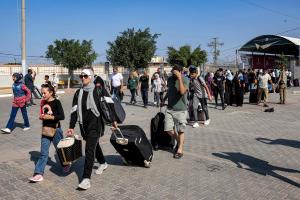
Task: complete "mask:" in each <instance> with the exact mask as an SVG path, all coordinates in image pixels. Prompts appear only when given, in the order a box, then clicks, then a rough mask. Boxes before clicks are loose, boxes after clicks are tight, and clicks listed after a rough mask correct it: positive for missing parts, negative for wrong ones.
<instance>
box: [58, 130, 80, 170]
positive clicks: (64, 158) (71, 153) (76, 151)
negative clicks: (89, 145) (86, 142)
mask: <svg viewBox="0 0 300 200" xmlns="http://www.w3.org/2000/svg"><path fill="white" fill-rule="evenodd" d="M56 152H57V155H58V158H59V160H60V162H61V164H62V165H69V164H71V163H72V162H74V161H76V160H77V159H78V158H80V157H81V156H82V137H80V136H79V135H74V136H72V137H66V138H64V139H61V140H60V141H59V143H58V144H57V149H56Z"/></svg>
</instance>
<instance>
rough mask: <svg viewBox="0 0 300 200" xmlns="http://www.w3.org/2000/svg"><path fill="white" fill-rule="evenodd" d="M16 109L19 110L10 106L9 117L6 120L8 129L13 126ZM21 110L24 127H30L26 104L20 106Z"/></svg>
mask: <svg viewBox="0 0 300 200" xmlns="http://www.w3.org/2000/svg"><path fill="white" fill-rule="evenodd" d="M18 110H19V107H12V108H11V112H10V117H9V120H8V122H7V125H6V128H9V129H12V128H13V126H14V122H15V119H16V115H17V113H18ZM21 112H22V116H23V119H24V127H30V125H29V120H28V115H27V110H26V106H23V107H22V108H21Z"/></svg>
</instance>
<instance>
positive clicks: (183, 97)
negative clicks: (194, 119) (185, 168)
mask: <svg viewBox="0 0 300 200" xmlns="http://www.w3.org/2000/svg"><path fill="white" fill-rule="evenodd" d="M182 71H183V67H182V66H181V65H175V66H174V67H173V68H172V76H170V77H169V78H168V91H167V94H166V95H165V97H164V99H163V101H162V102H161V106H162V105H164V102H165V101H166V100H167V99H168V106H167V110H166V114H165V126H164V131H166V132H167V133H168V134H169V135H170V136H171V137H173V138H175V139H176V141H177V146H176V148H175V150H174V155H173V157H174V158H175V159H180V158H182V156H183V149H184V132H185V130H186V124H187V121H186V118H187V92H188V88H189V80H188V78H187V77H185V76H183V74H182ZM175 131H176V132H175Z"/></svg>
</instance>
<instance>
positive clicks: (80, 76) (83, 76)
mask: <svg viewBox="0 0 300 200" xmlns="http://www.w3.org/2000/svg"><path fill="white" fill-rule="evenodd" d="M88 77H89V75H86V74H85V75H79V78H80V79H83V78H85V79H87V78H88Z"/></svg>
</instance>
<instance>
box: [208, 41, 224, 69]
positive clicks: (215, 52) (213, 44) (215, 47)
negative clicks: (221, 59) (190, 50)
mask: <svg viewBox="0 0 300 200" xmlns="http://www.w3.org/2000/svg"><path fill="white" fill-rule="evenodd" d="M212 39H213V41H212V42H210V43H209V44H208V46H209V47H211V48H212V49H213V52H212V53H213V59H214V65H215V66H217V60H218V56H219V55H220V50H219V49H218V48H219V47H220V46H223V45H224V43H223V42H218V38H216V37H215V38H212Z"/></svg>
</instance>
